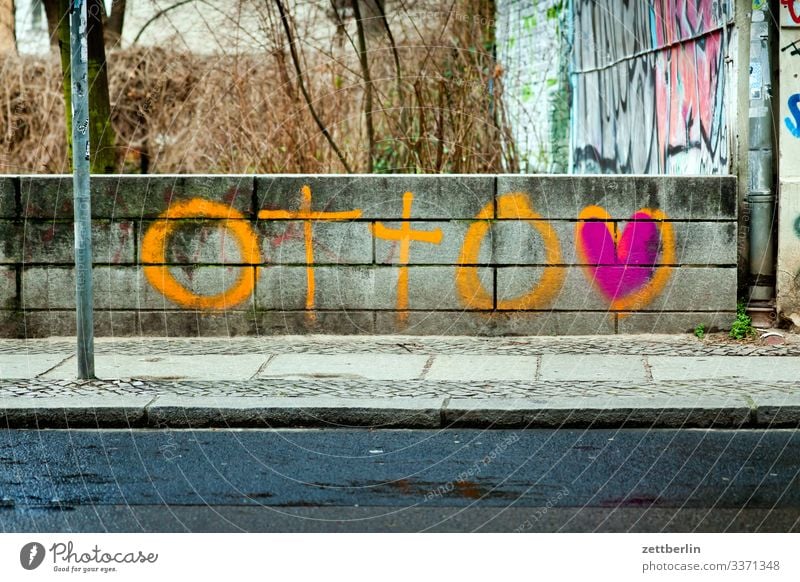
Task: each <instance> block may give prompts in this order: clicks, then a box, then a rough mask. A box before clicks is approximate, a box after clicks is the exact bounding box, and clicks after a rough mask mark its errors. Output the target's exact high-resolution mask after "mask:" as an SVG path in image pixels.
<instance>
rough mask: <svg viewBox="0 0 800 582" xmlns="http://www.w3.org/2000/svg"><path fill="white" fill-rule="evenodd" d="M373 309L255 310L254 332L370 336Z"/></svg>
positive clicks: (372, 327) (371, 333)
mask: <svg viewBox="0 0 800 582" xmlns="http://www.w3.org/2000/svg"><path fill="white" fill-rule="evenodd" d="M374 317H375V312H373V311H354V310H350V311H315V312H308V311H258V312H256V313H255V318H256V323H255V326H254V329H255V331H254V332H253V333H254V334H256V335H306V334H334V335H373V334H374V333H375V325H374Z"/></svg>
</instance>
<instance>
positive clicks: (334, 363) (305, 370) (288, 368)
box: [258, 354, 428, 381]
mask: <svg viewBox="0 0 800 582" xmlns="http://www.w3.org/2000/svg"><path fill="white" fill-rule="evenodd" d="M427 361H428V356H417V355H412V354H404V355H400V354H336V355H329V354H278V355H277V356H275V357H274V358H272V359H271V360H270V361H269V364H267V366H266V367H265V368H264V369H263V370H262V371H261V372H260V373H259V374H258V378H309V377H310V378H362V379H368V380H394V381H402V380H413V379H415V378H419V377H420V376H421V375H422V371H423V369H424V367H425V363H426V362H427Z"/></svg>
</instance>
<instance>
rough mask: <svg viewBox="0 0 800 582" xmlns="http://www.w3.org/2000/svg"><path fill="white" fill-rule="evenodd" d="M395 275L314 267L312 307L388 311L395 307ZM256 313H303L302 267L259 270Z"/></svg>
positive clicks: (371, 269)
mask: <svg viewBox="0 0 800 582" xmlns="http://www.w3.org/2000/svg"><path fill="white" fill-rule="evenodd" d="M392 276H394V277H395V278H396V272H395V271H394V270H393V269H391V268H381V269H376V268H374V267H351V266H343V267H314V283H315V293H314V300H315V308H316V309H322V310H325V309H330V310H343V309H344V310H350V309H354V310H363V309H391V308H393V307H394V305H395V301H396V300H395V296H394V288H395V286H396V283H394V281H395V279H393V278H392ZM256 287H257V290H256V305H257V308H258V309H259V310H272V309H280V310H287V311H296V310H303V309H305V307H306V296H307V290H308V275H307V269H306V267H286V266H275V267H267V268H265V269H262V270H261V277H260V278H259V281H258V285H257V286H256Z"/></svg>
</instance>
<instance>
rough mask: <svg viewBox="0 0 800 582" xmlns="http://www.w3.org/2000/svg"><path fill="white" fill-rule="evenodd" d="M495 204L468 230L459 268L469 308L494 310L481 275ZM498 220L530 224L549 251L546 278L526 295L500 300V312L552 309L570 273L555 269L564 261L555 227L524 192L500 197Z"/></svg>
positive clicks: (463, 298) (458, 277)
mask: <svg viewBox="0 0 800 582" xmlns="http://www.w3.org/2000/svg"><path fill="white" fill-rule="evenodd" d="M493 213H494V204H493V203H491V202H490V203H489V204H487V205H486V206H484V207H483V209H482V210H481V211H480V212H479V213H478V214H477V215H476V216H475V220H476V221H478V222H475V223H473V224H472V226H470V227H469V230H467V234H466V236H465V237H464V245H463V246H462V247H461V256H460V257H459V260H458V262H459V265H461V266H459V267H458V268H457V269H456V289H457V290H458V294H459V296H460V298H461V301H462V302H463V303H464V304H465V305H466V306H467V307H469V308H472V309H482V310H491V309H494V305H493V300H492V294H491V293H490V292H489V291H486V289H485V288H484V287H483V285H482V283H481V280H480V278H479V276H478V267H475V266H467V265H476V264H477V263H478V262H479V255H480V251H481V244H482V243H483V239H484V238H485V237H486V234H487V233H488V232H489V223H488V222H487V220H489V219H491V218H493ZM497 217H498V218H502V219H515V218H516V219H519V220H524V221H526V222H527V223H528V224H529V225H530V227H531V228H532V229H534V230H535V231H536V232H538V233H539V236H541V237H542V242H543V244H544V250H545V262H546V264H547V265H548V266H546V267H545V268H544V272H543V273H542V276H541V277H540V278H539V281H538V282H537V283H536V284H535V285H534V286H533V288H532V289H531V290H530V292H528V293H527V294H525V295H522V296H519V297H513V298H510V299H500V298H498V299H497V309H498V310H506V311H511V310H513V311H518V310H536V309H544V308H546V307H548V306H549V305H550V304H551V303H552V302H553V300H554V299H555V298H556V296H557V295H558V293H559V291H561V287H562V286H563V285H564V278H565V276H566V271H565V270H564V269H563V268H558V267H555V266H554V265H558V264H560V263H561V262H562V260H561V244H560V243H559V241H558V236H557V235H556V233H555V231H554V230H553V227H552V226H551V225H550V224H549V223H548V222H545V221H543V220H542V217H541V216H540V215H539V214H537V213H536V212H534V211H533V207H532V205H531V202H530V199H529V198H528V196H526V195H525V194H522V193H509V194H503V195H502V196H500V197H498V198H497Z"/></svg>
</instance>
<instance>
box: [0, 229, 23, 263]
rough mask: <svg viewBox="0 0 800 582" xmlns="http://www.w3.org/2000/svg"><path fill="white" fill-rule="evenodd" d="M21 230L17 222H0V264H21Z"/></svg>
mask: <svg viewBox="0 0 800 582" xmlns="http://www.w3.org/2000/svg"><path fill="white" fill-rule="evenodd" d="M22 229H23V226H22V224H21V223H20V222H19V221H15V220H0V264H14V263H19V262H21V260H22Z"/></svg>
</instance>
